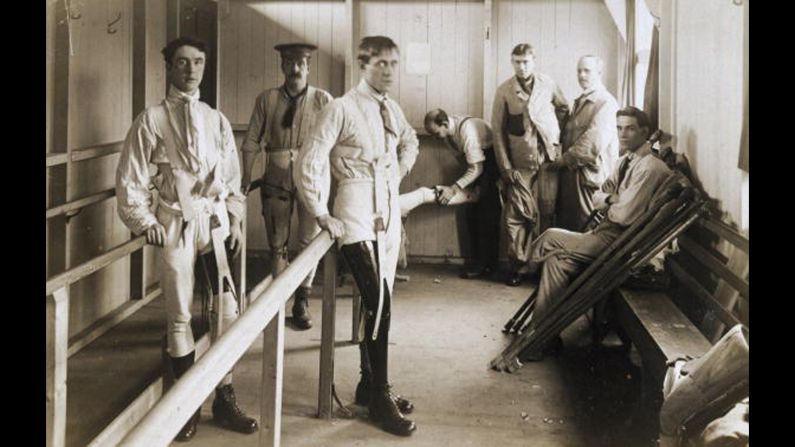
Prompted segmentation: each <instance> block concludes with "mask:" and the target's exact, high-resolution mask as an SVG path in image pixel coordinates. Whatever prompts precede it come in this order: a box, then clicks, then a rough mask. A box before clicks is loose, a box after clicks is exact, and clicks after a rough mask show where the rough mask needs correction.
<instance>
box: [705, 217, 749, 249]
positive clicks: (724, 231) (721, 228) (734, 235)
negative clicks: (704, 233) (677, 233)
mask: <svg viewBox="0 0 795 447" xmlns="http://www.w3.org/2000/svg"><path fill="white" fill-rule="evenodd" d="M701 226H703V227H704V228H706V229H708V230H710V231H712V232H714V233H715V234H717V235H718V236H720V237H722V238H723V239H726V240H727V241H729V242H731V243H732V244H734V246H735V247H737V248H739V249H740V250H742V251H744V252H746V253H748V238H746V237H745V236H743V235H742V234H740V233H738V232H737V230H735V229H734V228H732V227H730V226H728V225H726V224H725V223H723V222H721V221H719V220H715V219H703V220H701Z"/></svg>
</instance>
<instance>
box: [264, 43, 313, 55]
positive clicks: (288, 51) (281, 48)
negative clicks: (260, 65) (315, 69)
mask: <svg viewBox="0 0 795 447" xmlns="http://www.w3.org/2000/svg"><path fill="white" fill-rule="evenodd" d="M273 48H274V49H275V50H276V51H278V52H279V53H281V55H282V57H307V56H310V55H311V54H312V51H314V50H317V46H315V45H312V44H309V43H282V44H279V45H276V46H275V47H273Z"/></svg>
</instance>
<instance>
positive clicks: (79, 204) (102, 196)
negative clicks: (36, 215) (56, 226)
mask: <svg viewBox="0 0 795 447" xmlns="http://www.w3.org/2000/svg"><path fill="white" fill-rule="evenodd" d="M115 195H116V189H115V188H110V189H106V190H104V191H100V192H98V193H96V194H91V195H90V196H87V197H83V198H82V199H77V200H74V201H71V202H67V203H64V204H63V205H58V206H56V207H53V208H50V209H48V210H47V219H52V218H53V217H56V216H60V215H63V214H66V213H69V212H71V211H76V210H79V209H82V208H85V207H87V206H89V205H93V204H95V203H99V202H102V201H103V200H107V199H109V198H111V197H114V196H115Z"/></svg>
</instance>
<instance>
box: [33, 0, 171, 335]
mask: <svg viewBox="0 0 795 447" xmlns="http://www.w3.org/2000/svg"><path fill="white" fill-rule="evenodd" d="M134 1H136V0H109V1H100V0H86V1H80V2H70V7H71V9H70V11H71V17H72V19H71V21H70V22H71V24H70V25H71V26H70V27H69V28H70V31H69V33H68V34H67V33H66V32H64V35H63V36H61V37H66V38H67V39H64V40H68V38H69V34H70V35H71V54H69V46H68V44H66V43H64V42H61V43H59V42H58V41H57V40H56V39H57V37H58V36H55V34H54V33H55V28H54V27H55V26H56V25H57V24H56V23H55V20H56V17H57V11H56V10H55V9H54V8H56V7H60V8H64V4H63V3H62V2H58V3H57V4H53V5H52V7H48V9H47V12H48V16H47V18H48V34H49V35H50V36H51V37H52V38H48V39H47V50H48V51H47V76H48V77H47V111H48V112H47V118H48V119H47V126H48V131H47V133H48V136H47V149H46V150H47V153H53V152H59V151H64V150H65V151H67V152H71V151H74V150H79V149H89V148H93V147H96V146H99V145H103V144H107V143H115V142H118V141H121V140H123V139H124V137H125V135H126V133H127V130H128V128H129V126H130V124H131V122H132V120H133V118H134V117H133V116H132V113H133V110H132V108H133V106H132V96H133V88H132V86H133V71H132V64H133V32H132V31H133V30H132V27H133V2H134ZM141 1H146V2H147V4H146V11H147V17H146V20H145V22H146V32H147V35H146V47H147V54H146V64H147V71H146V77H147V83H146V93H145V95H146V100H145V102H146V105H152V104H155V103H157V102H159V101H161V100H162V99H163V97H164V94H165V82H166V81H165V65H164V63H163V59H162V56H161V55H160V50H161V49H162V48H163V46H164V45H165V43H166V42H165V31H166V30H165V13H166V11H165V3H164V2H161V1H155V0H141ZM117 19H118V20H117ZM114 21H115V23H112V22H114ZM109 24H110V25H109ZM62 26H63V27H64V29H66V27H65V25H62ZM56 51H61V52H62V54H61V53H59V54H55V52H56ZM59 58H60V59H59ZM59 60H61V61H62V62H58V61H59ZM59 63H62V64H63V65H65V66H67V68H66V69H65V70H68V78H67V79H66V82H62V83H59V81H58V79H56V76H55V73H56V72H58V70H62V69H61V68H58V67H59V65H58V64H59ZM62 104H63V105H66V107H67V108H66V109H65V110H64V111H63V118H61V117H60V116H58V115H57V113H59V112H58V109H59V107H62ZM67 104H68V105H67ZM56 119H57V120H63V121H64V127H65V128H66V130H65V131H64V132H62V133H65V135H66V136H65V137H59V136H58V135H60V133H59V132H60V131H59V132H56V128H57V127H58V126H59V124H56V121H55V120H56ZM54 137H57V139H54ZM61 140H62V141H63V143H57V142H58V141H61ZM59 144H62V146H63V147H55V146H56V145H59ZM118 157H119V155H118V154H111V155H107V156H103V157H100V158H96V159H90V160H84V161H77V162H71V163H70V166H69V167H68V169H66V166H65V165H64V166H59V167H56V168H49V169H48V171H49V172H50V174H51V176H52V174H53V170H54V169H55V170H60V171H65V172H66V181H65V182H64V183H65V184H64V185H62V186H60V187H59V188H57V190H58V191H63V190H64V189H65V196H63V197H61V198H58V199H56V200H53V197H48V203H47V206H48V207H52V206H55V205H58V204H61V203H63V202H64V201H72V200H76V199H80V198H83V197H86V196H88V195H91V194H95V193H97V192H100V191H103V190H107V189H109V188H113V187H114V185H115V173H116V164H117V163H118ZM51 176H48V181H49V179H50V178H51ZM59 181H60V180H59ZM64 186H65V188H64ZM53 187H55V186H54V185H53ZM53 191H55V190H52V191H51V188H49V187H48V196H49V193H52V192H53ZM59 194H61V192H59ZM58 219H63V218H55V219H51V220H50V221H49V222H48V234H47V236H48V244H47V245H48V253H47V255H48V265H51V264H52V262H53V260H52V259H49V257H50V256H59V255H60V256H64V253H63V251H62V252H60V253H59V252H58V251H57V250H55V251H53V250H50V248H51V247H50V244H51V243H57V242H54V241H50V240H49V236H50V234H51V232H52V231H53V228H55V227H53V224H55V225H56V226H58V225H61V228H63V225H64V224H63V222H62V221H61V223H60V224H58V223H57V221H58ZM65 226H66V235H65V243H66V249H65V252H66V254H65V257H66V263H67V268H68V267H73V266H76V265H78V264H80V263H83V262H85V261H87V260H89V259H91V258H93V257H95V256H97V255H98V254H100V253H102V252H105V251H107V250H108V249H110V248H112V247H114V246H116V245H119V244H121V243H123V242H125V241H126V240H128V238H129V236H130V234H129V231H128V230H127V228H126V227H125V226H124V224H122V222H121V221H120V219H119V218H118V215H117V211H116V201H115V199H108V200H105V201H103V202H100V203H98V204H94V205H91V206H88V207H86V208H84V209H82V210H81V211H80V212H79V213H78V214H77V215H75V216H73V217H71V218H69V219H68V223H67V224H65ZM147 252H148V253H147V272H148V275H147V283H148V284H152V283H153V282H154V281H156V280H157V275H156V268H155V266H156V260H155V256H154V250H153V249H151V248H148V249H147ZM129 268H130V267H129V260H128V259H122V260H119V261H117V262H115V263H114V264H113V265H112V266H109V267H108V268H106V269H104V270H102V271H100V272H98V273H96V274H94V275H91V276H90V277H88V278H86V279H84V280H82V281H80V282H78V283H76V284H74V285H73V286H72V287H71V289H70V297H71V298H70V316H69V322H70V324H69V332H70V335H74V334H75V333H77V332H79V331H81V330H82V329H84V328H86V327H87V326H89V325H90V324H92V323H94V322H95V321H96V320H97V319H98V318H100V317H102V316H104V315H105V314H107V313H108V312H110V311H112V310H114V309H116V308H117V307H118V306H119V305H121V304H123V303H124V302H126V301H127V300H128V297H129ZM61 270H62V269H61ZM58 271H60V270H58ZM54 273H57V271H55V270H53V271H48V274H50V275H52V274H54Z"/></svg>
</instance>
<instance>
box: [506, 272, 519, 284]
mask: <svg viewBox="0 0 795 447" xmlns="http://www.w3.org/2000/svg"><path fill="white" fill-rule="evenodd" d="M521 283H522V275H521V274H520V273H519V272H513V273H511V276H509V277H508V280H507V281H505V284H506V285H508V286H511V287H517V286H519V284H521Z"/></svg>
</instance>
